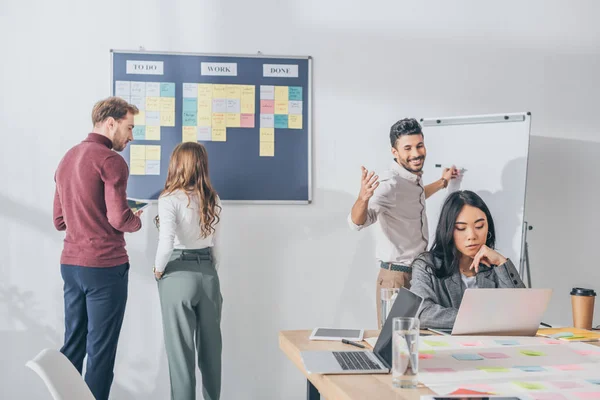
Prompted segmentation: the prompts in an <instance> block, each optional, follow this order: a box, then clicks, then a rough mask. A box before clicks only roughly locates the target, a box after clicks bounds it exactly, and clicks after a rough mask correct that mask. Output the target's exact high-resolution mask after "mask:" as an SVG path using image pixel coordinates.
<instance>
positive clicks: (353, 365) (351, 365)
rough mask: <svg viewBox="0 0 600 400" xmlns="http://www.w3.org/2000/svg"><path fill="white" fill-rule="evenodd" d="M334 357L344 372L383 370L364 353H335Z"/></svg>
mask: <svg viewBox="0 0 600 400" xmlns="http://www.w3.org/2000/svg"><path fill="white" fill-rule="evenodd" d="M333 356H334V357H335V359H336V360H337V362H338V363H339V364H340V366H341V367H342V369H343V370H344V371H358V370H380V369H381V367H380V366H379V365H377V364H375V363H374V362H373V361H371V359H370V358H369V356H367V353H366V352H364V351H334V352H333Z"/></svg>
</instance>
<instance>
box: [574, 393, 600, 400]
mask: <svg viewBox="0 0 600 400" xmlns="http://www.w3.org/2000/svg"><path fill="white" fill-rule="evenodd" d="M574 394H575V396H577V397H578V398H580V399H600V392H585V393H574Z"/></svg>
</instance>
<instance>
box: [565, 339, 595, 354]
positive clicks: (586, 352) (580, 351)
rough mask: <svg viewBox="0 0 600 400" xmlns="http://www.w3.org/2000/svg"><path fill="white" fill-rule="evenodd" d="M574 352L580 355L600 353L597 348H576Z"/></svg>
mask: <svg viewBox="0 0 600 400" xmlns="http://www.w3.org/2000/svg"><path fill="white" fill-rule="evenodd" d="M561 344H562V342H561ZM575 353H577V354H579V355H582V356H591V355H600V351H597V350H576V351H575Z"/></svg>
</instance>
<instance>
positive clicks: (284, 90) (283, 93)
mask: <svg viewBox="0 0 600 400" xmlns="http://www.w3.org/2000/svg"><path fill="white" fill-rule="evenodd" d="M289 100H290V99H289V94H288V87H287V86H275V101H276V102H277V101H289Z"/></svg>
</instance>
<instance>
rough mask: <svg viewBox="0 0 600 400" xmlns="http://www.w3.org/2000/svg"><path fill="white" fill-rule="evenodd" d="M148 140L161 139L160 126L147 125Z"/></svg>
mask: <svg viewBox="0 0 600 400" xmlns="http://www.w3.org/2000/svg"><path fill="white" fill-rule="evenodd" d="M146 140H160V126H147V127H146Z"/></svg>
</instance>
